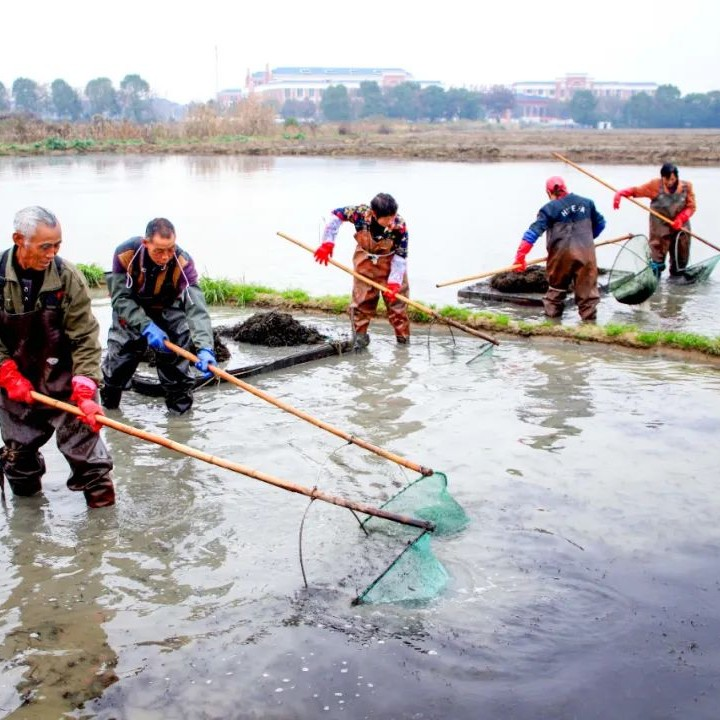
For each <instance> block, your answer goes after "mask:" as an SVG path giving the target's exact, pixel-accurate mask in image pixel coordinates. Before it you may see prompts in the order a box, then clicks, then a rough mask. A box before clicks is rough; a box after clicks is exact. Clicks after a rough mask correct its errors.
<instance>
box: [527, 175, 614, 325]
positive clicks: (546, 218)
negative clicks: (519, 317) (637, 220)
mask: <svg viewBox="0 0 720 720" xmlns="http://www.w3.org/2000/svg"><path fill="white" fill-rule="evenodd" d="M545 192H546V193H547V196H548V198H549V199H550V202H548V203H546V204H545V205H543V206H542V207H541V208H540V211H539V212H538V216H537V219H536V220H535V222H534V223H533V224H532V225H530V227H529V228H528V229H527V230H526V231H525V234H524V235H523V236H522V240H521V241H520V245H519V247H518V250H517V254H516V255H515V262H514V264H515V265H517V266H518V267H516V268H515V271H516V272H522V271H524V270H525V267H526V263H525V258H526V256H527V254H528V253H529V252H530V250H531V249H532V246H533V245H534V244H535V241H536V240H537V239H538V238H539V237H540V236H541V235H542V234H543V233H547V235H546V241H547V254H548V260H547V280H548V285H549V287H548V289H547V292H546V293H545V297H544V298H543V307H544V309H545V314H546V315H547V316H548V317H550V318H559V317H561V316H562V314H563V310H564V309H565V298H566V297H567V294H568V292H569V291H570V289H571V287H572V288H573V289H574V293H575V302H576V304H577V309H578V313H579V315H580V318H581V319H582V320H584V321H589V322H592V321H594V320H595V319H596V317H597V306H598V303H599V302H600V292H599V290H598V285H597V278H598V268H597V259H596V257H595V244H594V243H593V240H594V239H595V238H596V237H597V236H598V235H599V234H600V233H601V232H602V231H603V229H604V228H605V218H604V217H603V216H602V215H601V214H600V213H599V212H598V211H597V209H596V208H595V203H594V202H593V201H592V200H589V199H588V198H584V197H581V196H580V195H575V193H569V192H568V190H567V187H566V186H565V181H564V180H563V179H562V178H561V177H558V176H554V177H551V178H548V179H547V181H546V182H545Z"/></svg>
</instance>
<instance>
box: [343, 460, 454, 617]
mask: <svg viewBox="0 0 720 720" xmlns="http://www.w3.org/2000/svg"><path fill="white" fill-rule="evenodd" d="M381 508H382V509H383V510H386V511H388V512H390V513H393V514H395V515H399V516H410V517H413V518H416V519H419V520H427V521H429V522H431V523H433V525H434V529H433V530H432V532H428V531H423V532H422V534H421V535H420V536H419V537H417V538H415V539H411V540H409V541H408V540H407V537H408V532H409V530H410V528H409V527H408V526H407V525H404V524H402V523H398V522H393V521H391V520H387V519H385V518H378V517H375V516H370V517H368V518H366V519H365V520H363V522H362V525H363V527H364V528H365V529H366V530H368V531H372V532H373V534H375V532H382V533H384V534H387V535H390V536H392V537H393V538H402V539H403V540H405V542H406V543H407V544H406V547H405V549H404V550H403V551H402V553H400V555H399V556H398V557H397V558H396V559H395V560H394V561H393V562H392V563H391V564H390V566H389V567H388V568H387V570H385V572H384V573H383V574H382V575H380V576H379V577H378V578H377V579H376V580H375V581H374V582H373V583H372V584H370V585H369V586H368V587H367V588H366V589H365V590H364V591H363V592H362V593H360V594H359V595H358V597H357V598H356V599H355V603H393V602H410V603H417V602H426V601H428V600H431V599H433V598H435V597H437V596H438V595H439V594H440V593H441V592H442V591H443V590H444V589H445V586H446V585H447V581H448V573H447V571H446V570H445V568H444V567H443V565H442V563H441V562H440V561H439V560H438V559H437V558H436V557H435V555H434V554H433V551H432V548H431V545H430V538H431V535H432V536H435V537H437V536H442V535H451V534H453V533H457V532H460V531H461V530H463V529H464V528H465V527H466V526H467V524H468V516H467V514H466V513H465V511H464V510H463V509H462V507H461V506H460V505H459V504H458V502H457V501H456V500H455V498H453V497H452V495H450V493H449V491H448V488H447V477H446V475H445V474H444V473H441V472H434V473H433V474H432V475H421V476H420V477H419V478H417V479H416V480H414V481H413V482H411V483H410V484H409V485H407V486H406V487H405V488H403V489H402V490H400V492H398V493H396V494H395V495H393V497H391V498H390V499H389V500H388V501H387V502H385V503H384V504H383V505H381Z"/></svg>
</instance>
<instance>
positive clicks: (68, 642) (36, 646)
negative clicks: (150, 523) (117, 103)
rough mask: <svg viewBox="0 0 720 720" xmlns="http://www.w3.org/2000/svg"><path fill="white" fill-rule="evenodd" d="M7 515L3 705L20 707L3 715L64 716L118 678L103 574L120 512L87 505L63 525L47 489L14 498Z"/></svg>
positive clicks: (1, 648)
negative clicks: (93, 509) (109, 635)
mask: <svg viewBox="0 0 720 720" xmlns="http://www.w3.org/2000/svg"><path fill="white" fill-rule="evenodd" d="M5 517H6V520H7V533H8V534H7V537H6V538H5V543H6V547H7V548H8V549H9V551H10V553H11V555H10V557H9V558H8V563H9V566H10V567H12V570H13V571H12V574H11V575H10V574H9V577H8V580H9V581H10V582H11V583H12V589H11V590H10V592H9V593H8V595H7V598H6V599H5V601H4V602H3V603H2V606H0V611H1V612H2V615H3V618H4V621H3V625H4V633H3V638H2V643H1V644H0V660H1V661H2V665H3V666H4V669H3V692H2V694H0V708H1V709H2V710H4V711H5V712H9V711H10V709H11V708H12V707H14V706H18V709H17V710H15V711H14V712H11V713H10V714H8V715H7V716H5V715H3V717H12V718H17V719H18V720H20V718H28V719H35V718H45V717H47V718H53V717H60V716H61V714H62V713H63V712H66V711H68V710H71V709H73V708H75V707H78V706H79V705H82V704H83V703H84V702H86V701H88V700H90V699H91V698H95V697H99V696H100V695H101V694H102V693H103V691H104V690H105V688H107V687H109V686H110V685H112V684H113V683H114V682H117V680H118V677H117V675H116V672H115V667H116V665H117V655H116V652H115V650H114V649H113V648H112V647H111V646H110V645H109V644H108V638H107V634H106V631H105V624H106V623H107V622H108V621H110V620H111V619H112V618H113V617H114V614H115V613H114V612H113V610H112V609H110V608H109V607H108V594H109V593H108V589H107V587H106V585H105V579H104V577H103V576H104V573H105V568H104V564H105V562H106V561H107V554H108V552H109V551H110V549H111V548H112V547H113V546H114V544H115V541H116V539H117V536H118V528H117V523H116V518H115V516H114V511H113V510H112V509H108V511H107V512H100V513H94V514H93V513H87V514H86V512H84V511H81V513H80V514H78V515H77V516H76V517H74V518H72V519H71V521H70V522H69V523H68V524H64V523H63V522H62V519H61V518H59V517H56V516H55V515H54V514H53V511H52V506H51V504H50V503H49V502H48V500H47V499H46V498H45V497H44V496H39V497H33V498H23V499H20V500H16V501H14V502H13V505H12V508H10V509H8V510H7V511H6V515H5ZM6 584H9V583H8V582H7V581H6ZM11 684H12V685H13V686H14V690H15V692H14V693H13V692H12V688H11ZM15 693H17V695H16V696H15V697H14V695H15Z"/></svg>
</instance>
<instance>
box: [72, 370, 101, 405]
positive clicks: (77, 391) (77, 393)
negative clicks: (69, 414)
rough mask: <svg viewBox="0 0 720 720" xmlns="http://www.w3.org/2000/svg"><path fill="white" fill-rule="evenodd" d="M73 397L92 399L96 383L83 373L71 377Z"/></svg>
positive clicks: (95, 390)
mask: <svg viewBox="0 0 720 720" xmlns="http://www.w3.org/2000/svg"><path fill="white" fill-rule="evenodd" d="M72 389H73V392H72V394H73V398H81V399H83V400H92V398H94V397H95V393H96V392H97V384H96V383H95V381H94V380H92V379H91V378H89V377H86V376H85V375H75V376H74V377H73V379H72Z"/></svg>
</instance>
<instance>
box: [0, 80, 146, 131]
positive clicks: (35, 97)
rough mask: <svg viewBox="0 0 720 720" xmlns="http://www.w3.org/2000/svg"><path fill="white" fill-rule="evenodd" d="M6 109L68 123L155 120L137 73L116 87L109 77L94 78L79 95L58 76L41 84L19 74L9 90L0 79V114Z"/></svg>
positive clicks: (143, 84)
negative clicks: (95, 120)
mask: <svg viewBox="0 0 720 720" xmlns="http://www.w3.org/2000/svg"><path fill="white" fill-rule="evenodd" d="M10 112H15V113H27V114H30V115H34V116H37V117H45V118H54V119H55V120H69V121H71V122H76V121H78V120H84V119H88V118H92V117H95V116H101V117H105V118H113V119H124V120H130V121H132V122H137V123H149V122H153V121H154V120H155V115H154V111H153V106H152V98H151V95H150V85H149V84H148V82H147V81H146V80H143V78H142V77H140V75H126V76H125V77H124V78H123V79H122V80H121V81H120V85H119V87H118V88H115V86H114V85H113V83H112V81H111V80H110V79H109V78H106V77H99V78H95V79H93V80H90V82H88V83H87V85H86V86H85V90H84V93H83V94H80V93H79V92H78V91H77V90H75V89H74V88H73V87H71V86H70V85H69V84H68V83H67V82H66V81H65V80H62V79H60V78H58V79H57V80H53V81H52V83H50V85H41V84H39V83H37V82H35V80H31V79H30V78H24V77H19V78H17V79H16V80H15V82H13V84H12V86H11V88H10V91H8V89H7V88H6V87H5V85H4V84H3V83H2V82H0V113H10Z"/></svg>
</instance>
